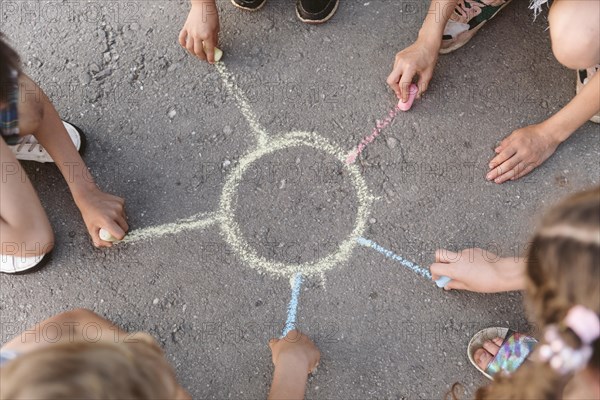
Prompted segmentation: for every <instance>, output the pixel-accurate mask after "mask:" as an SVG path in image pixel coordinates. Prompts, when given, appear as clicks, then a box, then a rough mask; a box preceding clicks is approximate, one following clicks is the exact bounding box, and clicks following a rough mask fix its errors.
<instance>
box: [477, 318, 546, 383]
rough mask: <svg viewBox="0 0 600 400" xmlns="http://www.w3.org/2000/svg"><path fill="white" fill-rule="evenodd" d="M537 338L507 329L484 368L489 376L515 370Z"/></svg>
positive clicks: (529, 352)
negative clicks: (492, 357)
mask: <svg viewBox="0 0 600 400" xmlns="http://www.w3.org/2000/svg"><path fill="white" fill-rule="evenodd" d="M536 344H537V340H535V339H534V338H532V337H531V336H527V335H525V334H523V333H519V332H514V331H512V330H510V329H509V330H508V332H507V333H506V337H505V338H504V341H503V342H502V345H501V346H500V348H499V349H498V353H497V354H496V356H495V357H494V359H493V360H492V361H490V363H489V365H488V366H487V368H486V369H485V372H486V373H488V374H489V375H490V376H494V375H495V374H497V373H499V372H502V373H505V374H511V373H513V372H514V371H516V370H517V369H518V368H519V367H520V366H521V364H523V362H525V360H526V359H527V357H528V356H529V354H531V352H532V351H533V349H534V347H535V345H536Z"/></svg>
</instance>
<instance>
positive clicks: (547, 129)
mask: <svg viewBox="0 0 600 400" xmlns="http://www.w3.org/2000/svg"><path fill="white" fill-rule="evenodd" d="M539 127H540V129H541V131H542V134H544V135H548V137H550V138H552V140H553V141H554V142H555V143H556V145H559V144H561V143H562V142H564V141H565V140H567V139H568V138H569V137H570V136H571V135H572V134H573V132H574V131H575V130H574V129H572V128H571V127H569V126H564V125H563V124H561V123H560V122H559V121H554V118H549V119H547V120H545V121H544V122H542V123H540V124H539Z"/></svg>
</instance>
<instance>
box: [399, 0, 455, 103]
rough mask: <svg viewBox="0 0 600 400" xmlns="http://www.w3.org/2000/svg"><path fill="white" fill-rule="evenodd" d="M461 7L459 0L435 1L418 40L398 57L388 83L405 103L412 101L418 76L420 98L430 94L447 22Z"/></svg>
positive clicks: (433, 0)
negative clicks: (413, 83) (458, 5)
mask: <svg viewBox="0 0 600 400" xmlns="http://www.w3.org/2000/svg"><path fill="white" fill-rule="evenodd" d="M457 3H458V0H432V1H431V4H430V6H429V11H428V12H427V16H426V17H425V21H424V22H423V26H422V27H421V30H420V31H419V36H418V37H417V40H416V41H415V42H414V43H413V44H412V45H410V46H408V47H407V48H405V49H404V50H402V51H401V52H399V53H398V54H396V60H395V61H394V68H393V70H392V72H391V74H390V75H389V76H388V78H387V83H388V85H390V87H391V88H392V90H393V91H394V93H396V96H397V97H398V98H399V99H402V101H403V102H405V103H406V101H407V100H408V96H409V91H408V88H409V86H410V84H411V83H412V80H413V78H414V77H415V75H419V81H418V83H417V86H418V87H419V92H418V95H417V96H418V97H420V96H421V95H422V94H423V93H425V91H426V90H427V86H428V85H429V81H431V78H432V76H433V70H434V68H435V64H436V62H437V59H438V53H439V51H440V46H441V44H442V36H443V34H444V28H445V27H446V22H448V19H449V18H450V16H451V15H452V12H453V11H454V7H455V6H456V4H457Z"/></svg>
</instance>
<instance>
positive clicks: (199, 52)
mask: <svg viewBox="0 0 600 400" xmlns="http://www.w3.org/2000/svg"><path fill="white" fill-rule="evenodd" d="M194 54H195V55H196V57H198V58H199V59H201V60H202V61H206V54H205V53H204V45H203V43H202V40H200V39H194Z"/></svg>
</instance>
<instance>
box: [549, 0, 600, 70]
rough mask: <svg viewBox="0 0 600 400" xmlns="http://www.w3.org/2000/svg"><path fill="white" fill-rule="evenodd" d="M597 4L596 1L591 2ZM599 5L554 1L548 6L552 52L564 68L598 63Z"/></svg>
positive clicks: (563, 0)
mask: <svg viewBox="0 0 600 400" xmlns="http://www.w3.org/2000/svg"><path fill="white" fill-rule="evenodd" d="M590 3H597V2H590ZM594 10H595V11H596V13H598V11H599V10H598V6H597V4H596V5H591V7H588V5H587V4H586V2H582V1H565V0H562V1H556V2H555V3H554V4H553V6H552V8H551V9H550V14H549V16H548V20H549V23H550V37H551V39H552V52H553V53H554V56H555V57H556V59H557V60H558V61H559V62H560V63H561V64H563V65H564V66H565V67H567V68H571V69H584V68H588V67H591V66H593V65H596V64H598V63H599V62H600V50H599V47H600V39H599V35H600V29H599V28H598V22H599V17H598V16H597V15H593V14H594Z"/></svg>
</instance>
